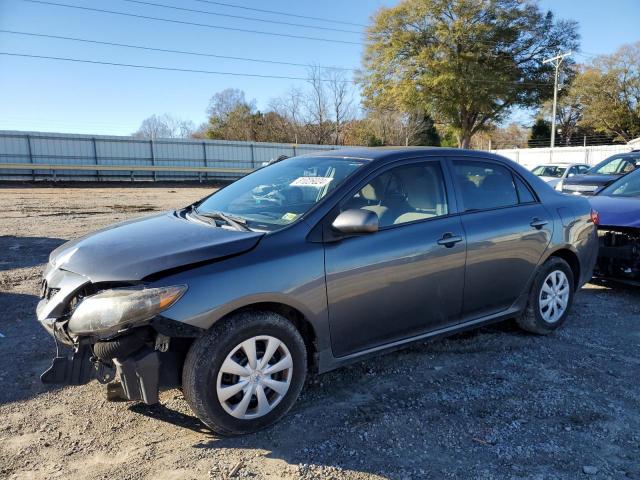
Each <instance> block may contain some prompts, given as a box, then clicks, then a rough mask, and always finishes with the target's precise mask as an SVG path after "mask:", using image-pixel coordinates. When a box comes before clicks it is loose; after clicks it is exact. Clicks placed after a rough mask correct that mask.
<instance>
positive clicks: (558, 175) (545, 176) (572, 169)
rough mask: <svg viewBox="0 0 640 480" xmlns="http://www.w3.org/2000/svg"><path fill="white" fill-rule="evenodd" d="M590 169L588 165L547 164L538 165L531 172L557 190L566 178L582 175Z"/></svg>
mask: <svg viewBox="0 0 640 480" xmlns="http://www.w3.org/2000/svg"><path fill="white" fill-rule="evenodd" d="M589 168H591V167H590V166H589V165H587V164H586V163H547V164H544V165H538V166H537V167H536V168H534V169H533V170H531V171H532V172H533V174H534V175H537V176H539V177H540V178H541V179H542V180H544V181H545V182H547V183H548V184H549V186H550V187H553V188H555V187H556V185H558V183H559V182H562V181H563V180H564V179H565V178H570V177H574V176H575V175H582V174H584V173H586V172H587V170H589Z"/></svg>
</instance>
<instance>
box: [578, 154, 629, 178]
mask: <svg viewBox="0 0 640 480" xmlns="http://www.w3.org/2000/svg"><path fill="white" fill-rule="evenodd" d="M638 167H640V153H639V154H638V155H614V156H613V157H609V158H607V159H606V160H604V161H602V162H600V163H599V164H598V165H596V166H595V167H593V168H592V169H591V170H589V172H588V173H590V174H599V175H623V174H625V173H629V172H632V171H634V170H635V169H636V168H638Z"/></svg>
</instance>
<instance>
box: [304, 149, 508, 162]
mask: <svg viewBox="0 0 640 480" xmlns="http://www.w3.org/2000/svg"><path fill="white" fill-rule="evenodd" d="M470 154H471V155H472V156H473V157H476V158H492V159H496V160H500V161H505V160H507V161H508V160H509V159H508V158H505V157H501V156H500V155H496V154H494V153H490V152H486V151H483V150H466V149H462V148H448V147H354V148H341V149H337V150H325V151H321V152H314V153H310V154H306V155H304V156H308V157H333V158H353V159H359V160H370V161H372V162H379V161H380V162H382V161H386V160H398V159H402V158H412V157H418V156H420V155H442V156H448V155H459V156H468V155H470Z"/></svg>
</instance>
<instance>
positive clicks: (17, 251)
mask: <svg viewBox="0 0 640 480" xmlns="http://www.w3.org/2000/svg"><path fill="white" fill-rule="evenodd" d="M64 242H66V240H65V239H62V238H50V237H17V236H15V235H2V236H0V252H2V259H1V260H0V272H1V271H4V270H13V269H14V268H27V267H35V266H36V265H40V264H42V263H46V262H47V260H48V259H49V254H50V253H51V251H52V250H54V249H56V248H57V247H59V246H60V245H62V244H63V243H64Z"/></svg>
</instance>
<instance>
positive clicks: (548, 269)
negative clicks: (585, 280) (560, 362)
mask: <svg viewBox="0 0 640 480" xmlns="http://www.w3.org/2000/svg"><path fill="white" fill-rule="evenodd" d="M552 275H556V280H558V279H562V278H563V276H564V278H566V289H567V291H566V306H565V307H564V309H560V308H559V306H560V305H561V304H562V303H563V301H562V300H563V299H564V298H565V297H564V292H565V290H564V289H562V290H560V289H558V291H559V292H561V293H560V294H558V293H557V292H556V297H555V298H557V299H558V300H557V301H556V300H555V299H554V297H553V294H549V293H547V291H548V290H549V289H550V290H551V291H553V290H554V286H553V284H552V282H553V280H552V279H551V276H552ZM559 283H560V282H558V284H559ZM545 284H546V288H545ZM563 284H564V282H563ZM574 285H575V280H574V278H573V271H572V270H571V267H570V266H569V264H568V263H567V262H565V261H564V260H563V259H561V258H558V257H551V258H549V259H548V260H547V261H546V262H545V263H544V264H543V265H542V266H541V267H540V269H539V270H538V272H537V274H536V276H535V278H534V280H533V284H532V286H531V292H530V293H529V300H528V302H527V308H526V310H525V311H524V312H523V313H522V315H521V316H520V317H519V318H518V319H517V323H518V326H519V327H520V328H522V329H523V330H526V331H527V332H531V333H535V334H538V335H548V334H550V333H551V332H553V331H554V330H556V329H558V328H559V327H560V326H561V325H562V324H563V323H564V322H565V320H566V319H567V316H568V314H569V311H570V310H571V306H572V304H573V296H574V293H575V288H574ZM543 288H545V292H544V293H543V292H542V290H543ZM549 299H551V300H550V301H549V304H553V305H554V307H555V308H557V309H558V310H557V311H556V312H555V314H554V312H549V310H550V309H551V306H549V304H548V305H544V303H545V301H546V300H549Z"/></svg>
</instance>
